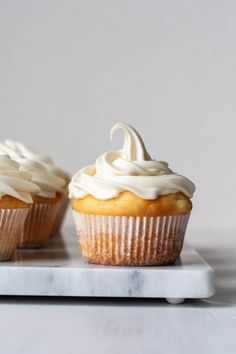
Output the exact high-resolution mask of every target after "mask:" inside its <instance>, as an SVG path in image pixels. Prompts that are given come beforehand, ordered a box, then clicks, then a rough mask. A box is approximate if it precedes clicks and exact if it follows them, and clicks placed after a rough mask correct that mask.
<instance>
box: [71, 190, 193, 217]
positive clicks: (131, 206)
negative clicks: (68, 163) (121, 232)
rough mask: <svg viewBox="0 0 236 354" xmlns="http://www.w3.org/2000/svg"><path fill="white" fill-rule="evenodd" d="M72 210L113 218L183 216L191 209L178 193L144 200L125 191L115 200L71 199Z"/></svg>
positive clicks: (184, 198)
mask: <svg viewBox="0 0 236 354" xmlns="http://www.w3.org/2000/svg"><path fill="white" fill-rule="evenodd" d="M72 207H73V209H74V210H76V211H78V212H80V213H84V214H94V215H111V216H112V215H113V216H165V215H185V214H188V213H189V212H190V211H191V209H192V202H191V200H190V199H189V198H188V197H186V196H185V195H184V194H182V193H180V192H178V193H174V194H167V195H162V196H159V197H158V198H156V199H154V200H145V199H142V198H139V197H138V196H136V195H135V194H133V193H131V192H129V191H125V192H123V193H120V195H119V196H118V197H116V198H112V199H108V200H99V199H96V198H94V197H93V196H92V195H87V196H86V197H84V198H83V199H73V200H72Z"/></svg>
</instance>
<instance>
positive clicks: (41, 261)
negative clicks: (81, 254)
mask: <svg viewBox="0 0 236 354" xmlns="http://www.w3.org/2000/svg"><path fill="white" fill-rule="evenodd" d="M69 259H70V256H69V253H68V251H67V248H66V244H65V242H64V240H63V237H62V234H61V233H60V232H58V233H57V234H56V235H54V236H53V238H51V239H50V241H49V243H48V245H47V247H45V248H39V249H18V250H17V251H16V252H15V255H14V257H13V259H12V262H13V263H14V262H16V263H17V265H25V266H27V265H29V264H28V263H29V262H30V265H31V264H32V265H34V266H36V265H38V266H40V267H50V266H53V267H57V266H58V267H59V266H61V264H62V262H65V261H67V260H69ZM57 262H58V264H57ZM59 262H60V263H59ZM37 263H38V264H37Z"/></svg>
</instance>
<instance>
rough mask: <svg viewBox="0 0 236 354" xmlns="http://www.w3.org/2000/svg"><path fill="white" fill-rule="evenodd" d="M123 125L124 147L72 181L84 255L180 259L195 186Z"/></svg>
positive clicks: (107, 260) (101, 259) (105, 259)
mask: <svg viewBox="0 0 236 354" xmlns="http://www.w3.org/2000/svg"><path fill="white" fill-rule="evenodd" d="M117 129H122V130H123V132H124V137H125V139H124V146H123V149H122V150H119V151H113V152H108V153H105V154H104V155H103V156H101V157H99V158H98V159H97V160H96V163H95V165H91V166H87V167H85V168H83V169H81V170H80V171H78V172H77V173H76V174H75V175H74V176H73V178H72V181H71V183H70V185H69V191H70V198H71V199H72V208H73V215H74V219H75V223H76V227H77V232H78V240H79V244H80V249H81V253H82V255H83V257H84V258H85V259H86V260H87V261H89V262H91V263H97V264H108V265H125V266H142V265H164V264H172V263H174V262H175V260H176V259H177V258H178V256H179V254H180V252H181V250H182V246H183V241H184V236H185V231H186V227H187V223H188V219H189V216H190V212H191V209H192V203H191V201H190V198H191V197H192V195H193V193H194V191H195V186H194V184H193V183H192V182H191V181H190V180H188V179H187V178H186V177H184V176H181V175H178V174H176V173H174V172H172V171H171V170H170V169H169V167H168V164H167V163H166V162H162V161H155V160H152V159H151V157H150V155H149V154H148V152H147V150H146V148H145V145H144V143H143V141H142V139H141V137H140V136H139V134H138V133H137V132H136V131H135V129H134V128H132V127H130V126H128V125H126V124H117V125H115V126H114V127H113V128H112V130H111V135H112V134H113V133H114V131H115V130H117Z"/></svg>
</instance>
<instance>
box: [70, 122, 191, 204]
mask: <svg viewBox="0 0 236 354" xmlns="http://www.w3.org/2000/svg"><path fill="white" fill-rule="evenodd" d="M118 129H122V130H123V133H124V145H123V148H122V149H121V150H119V151H111V152H107V153H105V154H104V155H102V156H100V157H99V158H98V159H97V160H96V163H95V165H90V166H87V167H84V168H82V169H81V170H79V171H78V172H77V173H76V174H75V175H74V176H73V178H72V180H71V183H70V185H69V197H70V198H76V199H79V198H84V197H85V196H86V195H88V194H91V195H93V196H94V197H95V198H97V199H101V200H106V199H110V198H114V197H117V196H118V195H119V194H120V193H121V192H124V191H130V192H132V193H134V194H136V195H137V196H139V197H140V198H142V199H156V198H157V197H158V196H159V195H164V194H171V193H177V192H182V193H183V194H185V195H186V196H187V197H189V198H191V197H192V195H193V193H194V191H195V186H194V184H193V183H192V182H191V181H190V180H189V179H187V178H186V177H184V176H181V175H178V174H176V173H174V172H173V171H172V170H171V169H170V168H169V166H168V163H167V162H163V161H155V160H152V159H151V157H150V155H149V154H148V152H147V150H146V147H145V145H144V142H143V140H142V138H141V136H140V135H139V134H138V132H137V131H136V130H135V129H134V128H132V127H131V126H129V125H127V124H123V123H118V124H116V125H115V126H114V127H113V128H112V129H111V137H112V136H113V133H114V132H115V131H116V130H118Z"/></svg>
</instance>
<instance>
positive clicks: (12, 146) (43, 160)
mask: <svg viewBox="0 0 236 354" xmlns="http://www.w3.org/2000/svg"><path fill="white" fill-rule="evenodd" d="M1 150H3V151H5V153H7V154H8V155H9V156H11V157H12V158H16V157H19V156H20V157H24V158H26V159H28V160H30V161H32V162H36V163H40V164H41V165H43V166H44V167H45V168H46V170H47V171H48V172H49V173H51V174H53V175H55V176H57V177H59V178H61V179H63V180H64V185H63V188H65V187H66V186H67V184H68V183H69V181H70V175H69V174H68V173H67V172H66V171H64V170H62V169H61V168H59V167H57V166H55V164H54V163H53V160H52V159H51V157H48V156H45V155H40V154H38V153H35V152H33V151H32V150H30V149H28V148H27V147H26V146H25V145H23V144H22V143H20V142H18V141H13V140H10V139H7V140H5V141H4V144H0V152H1Z"/></svg>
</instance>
